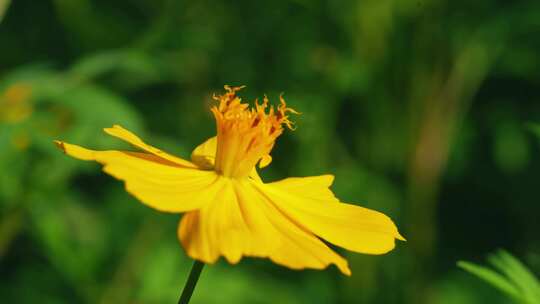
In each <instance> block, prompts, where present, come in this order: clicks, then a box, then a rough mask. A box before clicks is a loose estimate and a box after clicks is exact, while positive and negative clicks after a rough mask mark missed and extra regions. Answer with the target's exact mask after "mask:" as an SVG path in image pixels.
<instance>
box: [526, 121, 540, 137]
mask: <svg viewBox="0 0 540 304" xmlns="http://www.w3.org/2000/svg"><path fill="white" fill-rule="evenodd" d="M527 127H528V129H529V130H531V131H532V132H533V133H534V134H536V135H537V136H538V137H540V124H536V123H528V124H527Z"/></svg>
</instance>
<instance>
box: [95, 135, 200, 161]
mask: <svg viewBox="0 0 540 304" xmlns="http://www.w3.org/2000/svg"><path fill="white" fill-rule="evenodd" d="M103 130H104V131H105V133H107V134H109V135H111V136H114V137H116V138H119V139H121V140H124V141H126V142H128V143H130V144H132V145H133V146H135V147H137V148H139V149H141V150H143V151H146V152H148V153H151V154H154V155H155V156H158V157H161V158H163V159H166V160H168V161H171V162H173V163H176V164H178V165H181V166H185V167H188V168H195V166H194V165H193V164H192V163H191V162H189V161H187V160H184V159H181V158H179V157H176V156H173V155H171V154H168V153H166V152H163V151H161V150H160V149H158V148H155V147H152V146H150V145H147V144H146V143H144V142H143V141H142V140H141V139H140V138H139V137H137V135H135V134H133V133H131V132H130V131H128V130H126V129H124V128H122V127H121V126H119V125H114V126H113V127H112V128H105V129H103Z"/></svg>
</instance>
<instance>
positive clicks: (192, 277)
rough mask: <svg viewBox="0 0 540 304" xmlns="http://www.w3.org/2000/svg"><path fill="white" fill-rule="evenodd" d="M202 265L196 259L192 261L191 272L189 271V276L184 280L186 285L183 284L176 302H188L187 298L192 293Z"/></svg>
mask: <svg viewBox="0 0 540 304" xmlns="http://www.w3.org/2000/svg"><path fill="white" fill-rule="evenodd" d="M203 267H204V263H203V262H199V261H197V260H195V262H193V266H192V267H191V272H190V273H189V278H188V280H187V282H186V285H185V286H184V290H183V291H182V295H181V296H180V300H178V304H188V303H189V299H191V295H192V294H193V290H194V289H195V285H197V282H198V281H199V276H200V275H201V271H202V269H203Z"/></svg>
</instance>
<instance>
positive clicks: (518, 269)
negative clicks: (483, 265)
mask: <svg viewBox="0 0 540 304" xmlns="http://www.w3.org/2000/svg"><path fill="white" fill-rule="evenodd" d="M488 260H489V261H490V263H491V264H492V265H494V266H495V267H497V268H499V269H500V271H501V272H503V273H504V274H506V276H507V277H508V278H509V279H510V280H511V281H512V282H513V283H514V284H515V285H516V286H517V288H518V289H519V290H520V293H521V294H522V295H523V297H524V298H525V299H527V300H528V303H540V300H539V299H540V283H539V282H538V279H536V277H535V276H534V275H533V274H532V272H531V271H529V269H527V268H526V267H525V266H524V265H523V264H522V263H521V262H520V261H519V260H518V259H516V258H515V257H514V256H512V255H511V254H510V253H508V252H507V251H504V250H499V251H498V252H497V253H496V254H494V255H492V256H490V257H489V258H488Z"/></svg>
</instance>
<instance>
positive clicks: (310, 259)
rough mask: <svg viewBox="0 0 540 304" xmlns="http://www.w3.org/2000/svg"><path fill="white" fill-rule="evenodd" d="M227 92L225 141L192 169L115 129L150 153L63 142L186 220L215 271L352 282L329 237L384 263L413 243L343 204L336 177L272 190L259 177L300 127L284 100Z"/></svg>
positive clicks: (378, 216)
mask: <svg viewBox="0 0 540 304" xmlns="http://www.w3.org/2000/svg"><path fill="white" fill-rule="evenodd" d="M241 88H242V87H235V88H231V87H228V86H225V89H226V90H227V92H226V93H225V94H224V95H221V96H215V97H214V99H216V100H217V101H218V104H217V105H216V106H214V107H212V113H213V114H214V116H215V119H216V125H217V136H216V137H212V138H210V139H208V140H207V141H205V142H204V143H203V144H201V145H199V146H198V147H197V148H195V150H194V151H193V153H192V155H191V161H187V160H184V159H181V158H178V157H176V156H172V155H170V154H168V153H165V152H163V151H161V150H159V149H157V148H154V147H152V146H149V145H147V144H145V143H144V142H143V141H142V140H141V139H139V138H138V137H137V136H135V135H134V134H133V133H131V132H129V131H127V130H126V129H123V128H122V127H120V126H117V125H116V126H113V127H112V128H107V129H105V132H106V133H108V134H109V135H111V136H114V137H117V138H119V139H122V140H124V141H127V142H128V143H130V144H132V145H133V146H135V147H136V148H138V149H140V150H142V151H143V152H127V151H94V150H88V149H85V148H82V147H79V146H76V145H71V144H68V143H64V142H60V141H57V142H56V143H57V145H58V146H59V147H60V148H61V149H63V150H64V152H65V153H67V154H68V155H70V156H73V157H75V158H78V159H81V160H88V161H97V162H99V163H101V164H102V165H103V166H104V167H103V170H104V171H105V172H106V173H108V174H110V175H112V176H114V177H116V178H117V179H120V180H123V181H124V182H125V187H126V190H127V191H128V192H129V193H131V194H132V195H134V196H135V197H136V198H138V199H139V200H140V201H141V202H142V203H144V204H146V205H148V206H149V207H152V208H154V209H157V210H159V211H163V212H172V213H182V212H185V215H184V216H183V218H182V220H181V221H180V224H179V227H178V237H179V239H180V242H181V243H182V245H183V247H184V248H185V250H186V252H187V254H188V255H189V256H190V257H192V258H193V259H196V260H199V261H202V262H205V263H214V262H215V261H216V260H218V258H219V257H220V256H223V257H225V259H227V261H229V262H230V263H233V264H235V263H238V262H239V261H240V259H241V258H242V257H243V256H249V257H259V258H269V259H270V260H272V261H273V262H275V263H277V264H280V265H284V266H287V267H289V268H292V269H304V268H314V269H323V268H326V267H327V266H328V265H330V264H335V265H336V266H337V267H338V268H339V270H341V272H342V273H344V274H346V275H350V274H351V271H350V269H349V266H348V263H347V261H346V260H345V259H344V258H343V257H341V256H340V255H338V254H337V253H335V252H334V251H333V250H332V249H330V248H329V247H328V246H327V245H326V244H325V243H324V242H323V241H322V240H321V239H320V238H322V239H324V240H326V241H328V242H330V243H332V244H334V245H337V246H340V247H343V248H345V249H347V250H351V251H355V252H359V253H366V254H383V253H386V252H388V251H390V250H392V249H393V248H394V246H395V239H400V240H403V237H402V236H401V235H400V234H399V232H398V230H397V228H396V226H395V225H394V223H393V222H392V220H391V219H390V218H388V217H387V216H386V215H384V214H382V213H379V212H377V211H373V210H369V209H366V208H362V207H359V206H356V205H352V204H346V203H342V202H340V201H339V200H338V199H337V198H336V197H335V196H334V194H333V193H332V191H331V190H330V189H329V187H330V186H331V184H332V182H333V180H334V177H333V176H332V175H321V176H311V177H292V178H286V179H283V180H280V181H277V182H271V183H264V182H263V181H262V180H261V178H260V177H259V175H258V174H257V171H256V168H255V167H256V165H257V164H258V165H259V167H260V168H262V167H265V166H267V165H268V164H269V163H270V162H271V161H272V158H271V157H270V152H271V150H272V148H273V146H274V143H275V140H276V139H277V137H279V135H280V134H281V133H282V132H283V129H284V126H285V127H288V128H291V127H292V122H291V121H290V120H289V115H288V114H289V113H296V112H295V111H294V110H292V109H291V108H288V107H287V105H286V103H285V101H284V100H283V98H281V97H280V101H281V103H280V105H279V106H278V107H277V108H274V107H273V106H269V105H268V99H267V98H266V97H265V98H264V101H263V103H262V104H259V103H257V102H256V103H255V107H252V108H250V107H249V105H248V104H245V103H242V100H241V99H240V98H239V97H237V95H236V92H237V91H238V90H240V89H241Z"/></svg>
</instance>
